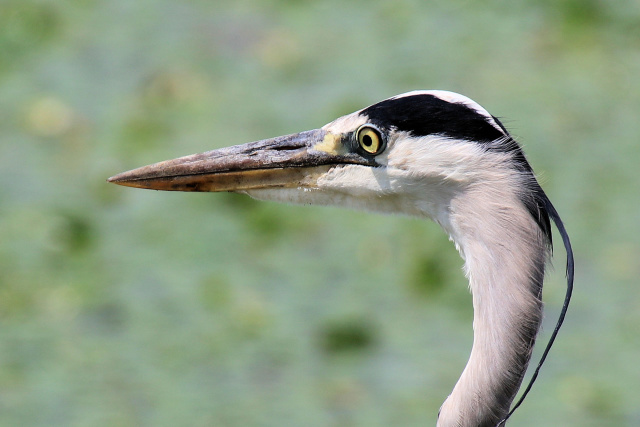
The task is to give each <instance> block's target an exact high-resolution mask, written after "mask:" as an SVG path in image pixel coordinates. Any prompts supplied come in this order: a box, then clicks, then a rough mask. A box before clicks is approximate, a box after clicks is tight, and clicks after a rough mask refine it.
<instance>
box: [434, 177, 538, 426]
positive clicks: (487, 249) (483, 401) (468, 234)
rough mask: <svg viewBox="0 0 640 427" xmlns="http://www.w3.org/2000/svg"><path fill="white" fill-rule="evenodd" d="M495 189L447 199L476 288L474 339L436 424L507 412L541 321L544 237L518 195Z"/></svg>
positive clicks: (491, 418)
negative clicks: (464, 363) (466, 361)
mask: <svg viewBox="0 0 640 427" xmlns="http://www.w3.org/2000/svg"><path fill="white" fill-rule="evenodd" d="M496 188H500V187H498V186H492V185H490V184H484V185H479V186H477V187H476V188H472V189H470V190H469V191H467V192H465V193H464V194H463V195H462V196H461V197H459V198H457V199H454V200H452V203H451V215H450V218H449V222H450V227H451V230H449V231H450V232H451V235H452V238H453V239H454V241H455V242H456V244H457V245H458V247H459V250H460V252H461V254H462V256H463V258H464V259H465V272H466V274H467V277H468V278H469V284H470V288H471V292H472V294H473V308H474V321H473V329H474V340H473V348H472V351H471V355H470V357H469V361H468V363H467V366H466V367H465V369H464V372H463V373H462V375H461V376H460V379H459V380H458V382H457V384H456V386H455V387H454V389H453V391H452V393H451V395H450V396H449V397H448V398H447V400H446V401H445V403H444V404H443V405H442V408H441V411H440V415H439V418H438V427H453V426H456V427H489V426H496V424H497V423H498V422H499V421H500V420H501V419H502V418H503V417H504V416H506V414H507V413H508V411H509V407H510V405H511V402H512V401H513V399H514V397H515V396H516V393H517V391H518V388H519V387H520V384H521V382H522V379H523V377H524V374H525V371H526V369H527V365H528V363H529V359H530V357H531V351H532V349H533V344H534V341H535V337H536V334H537V331H538V329H539V326H540V322H541V320H542V302H541V292H542V281H543V275H544V266H545V262H546V259H547V257H548V250H547V247H546V244H545V238H544V236H543V235H542V233H541V231H540V228H539V227H538V225H537V224H536V223H535V222H534V220H533V218H531V215H530V214H529V212H527V210H526V209H525V207H524V206H523V205H522V203H521V202H520V200H519V199H518V198H517V196H516V195H515V194H504V193H502V194H501V192H500V191H499V190H496ZM486 218H492V220H491V221H490V222H488V221H487V220H486Z"/></svg>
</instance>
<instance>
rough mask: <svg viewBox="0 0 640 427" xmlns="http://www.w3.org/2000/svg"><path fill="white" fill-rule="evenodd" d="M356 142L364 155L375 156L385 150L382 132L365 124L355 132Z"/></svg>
mask: <svg viewBox="0 0 640 427" xmlns="http://www.w3.org/2000/svg"><path fill="white" fill-rule="evenodd" d="M356 141H357V142H358V146H359V147H360V149H361V150H362V151H364V152H365V154H369V155H372V156H376V155H378V154H380V153H382V152H383V151H384V149H385V140H384V138H383V137H382V132H380V130H378V128H376V127H375V126H373V125H370V124H365V125H362V126H360V127H359V128H358V130H357V131H356Z"/></svg>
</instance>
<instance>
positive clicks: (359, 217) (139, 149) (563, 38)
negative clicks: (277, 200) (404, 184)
mask: <svg viewBox="0 0 640 427" xmlns="http://www.w3.org/2000/svg"><path fill="white" fill-rule="evenodd" d="M639 76H640V3H639V2H638V1H636V0H621V1H616V2H612V1H604V0H586V1H585V0H543V1H524V0H517V1H475V2H474V1H450V0H447V1H444V0H443V1H434V2H420V1H418V0H401V1H394V2H380V1H344V0H332V1H325V2H303V1H295V0H290V1H284V0H283V1H276V0H268V1H263V0H261V1H258V0H233V1H218V0H217V1H204V0H199V1H198V0H193V1H176V0H173V1H170V0H154V1H150V0H138V1H129V0H110V1H97V0H76V1H59V0H56V1H54V0H2V2H1V3H0V179H1V182H2V185H1V186H0V425H2V426H17V425H25V426H26V425H29V426H138V425H143V426H144V425H148V426H149V425H154V426H176V425H181V426H182V425H184V426H221V427H225V426H229V427H231V426H311V427H315V426H367V427H372V426H388V425H394V426H424V425H435V420H436V414H437V412H438V408H439V406H440V404H441V403H442V401H443V400H444V399H445V397H446V396H447V394H448V393H449V392H450V390H451V389H452V387H453V385H454V383H455V381H456V380H457V377H458V375H459V374H460V372H461V371H462V368H463V367H464V364H465V362H466V359H467V357H468V354H469V350H470V346H471V339H472V331H471V319H472V309H471V298H470V296H469V294H468V291H467V289H466V286H467V285H466V281H465V279H464V277H463V274H462V272H461V270H460V268H461V266H462V261H461V260H460V259H459V257H458V254H457V253H456V251H455V249H454V248H453V245H451V244H450V242H448V241H447V237H446V236H445V235H444V233H442V232H441V230H440V229H439V228H438V227H437V226H436V225H435V224H433V223H430V222H427V221H422V220H417V219H410V218H404V217H393V216H389V217H385V216H380V215H372V214H365V213H360V212H352V211H345V210H341V209H337V208H335V209H334V208H317V207H298V206H284V205H277V204H274V203H263V202H256V201H253V200H251V199H249V198H248V197H245V196H239V195H233V194H181V193H162V192H152V191H141V190H134V189H128V188H122V187H117V186H115V185H110V184H107V183H106V182H105V179H106V178H107V177H109V176H111V175H114V174H115V173H118V172H121V171H124V170H127V169H131V168H134V167H138V166H141V165H145V164H148V163H152V162H155V161H159V160H164V159H168V158H173V157H177V156H180V155H185V154H190V153H194V152H200V151H205V150H209V149H213V148H217V147H222V146H227V145H232V144H238V143H242V142H247V141H251V140H257V139H262V138H266V137H272V136H276V135H281V134H287V133H292V132H297V131H301V130H306V129H312V128H316V127H319V126H322V125H323V124H325V123H327V122H329V121H331V120H333V119H334V118H336V117H338V116H340V115H343V114H346V113H350V112H352V111H354V110H356V109H359V108H362V107H364V106H366V105H368V104H371V103H373V102H376V101H379V100H381V99H384V98H386V97H389V96H392V95H395V94H397V93H401V92H405V91H408V90H412V89H447V90H453V91H456V92H460V93H463V94H465V95H468V96H469V97H471V98H473V99H474V100H476V101H478V102H479V103H481V104H482V105H483V106H485V107H486V108H487V109H488V110H489V111H490V112H492V113H493V114H495V115H497V116H499V117H502V118H503V119H504V122H505V124H506V125H507V126H508V127H509V129H510V130H511V131H512V132H513V133H514V135H516V136H517V137H518V139H519V140H520V141H521V142H522V143H523V145H524V146H525V150H526V152H527V154H528V156H529V159H530V161H531V163H532V164H533V166H534V168H535V169H536V171H537V172H538V174H539V176H540V178H541V182H542V184H543V187H544V188H545V190H546V191H547V193H548V194H549V196H550V198H551V200H553V201H554V203H555V204H556V207H557V208H558V210H559V211H560V213H561V215H562V216H563V218H564V220H565V223H566V224H567V228H568V229H569V232H570V234H571V236H572V238H573V242H574V246H575V252H576V265H577V267H576V268H577V277H576V292H575V297H574V302H573V306H572V307H571V310H570V313H569V316H568V318H567V321H566V324H565V327H564V329H563V330H562V332H561V334H560V337H559V340H558V342H557V344H556V346H555V347H554V349H553V351H552V353H551V355H550V358H549V360H548V362H547V364H546V367H545V368H544V369H543V371H542V374H541V376H540V378H539V380H538V383H537V384H536V386H535V387H534V389H533V391H532V393H531V394H530V396H529V398H528V399H527V401H526V402H525V404H524V405H523V406H522V407H521V409H520V410H519V411H518V412H517V413H516V415H514V417H513V418H512V421H511V422H510V425H513V426H540V425H546V426H560V425H561V426H610V425H616V426H637V425H640V404H639V402H640V364H639V363H638V360H640V340H639V339H638V332H639V330H640V309H639V308H640V287H639V286H638V285H637V279H636V278H637V277H638V274H639V273H640V271H639V270H640V268H639V265H640V263H639V261H638V260H639V258H640V257H639V256H640V233H639V228H640V221H639V214H640V203H639V198H638V191H639V190H638V188H639V187H638V186H639V184H640V182H639V177H640V170H639V168H638V166H637V163H638V161H639V160H640V144H638V135H640V120H639V118H638V115H639V113H640V84H639ZM556 240H558V239H557V236H556ZM372 260H374V262H372ZM563 265H564V252H563V250H562V248H561V247H558V248H557V250H556V260H555V266H556V268H555V270H554V271H553V272H552V274H551V275H550V276H549V279H548V282H547V286H546V287H545V300H546V309H547V319H546V323H545V330H544V331H543V333H542V335H541V342H542V341H544V340H546V339H547V338H548V336H549V332H550V331H551V329H552V328H553V324H554V323H555V320H556V317H557V314H558V311H559V308H560V306H561V302H562V298H563V294H564V277H563V271H564V266H563ZM541 347H542V346H539V348H538V349H537V352H536V355H538V356H539V354H540V348H541Z"/></svg>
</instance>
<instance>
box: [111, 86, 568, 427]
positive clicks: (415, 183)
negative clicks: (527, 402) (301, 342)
mask: <svg viewBox="0 0 640 427" xmlns="http://www.w3.org/2000/svg"><path fill="white" fill-rule="evenodd" d="M109 181H110V182H113V183H116V184H120V185H126V186H129V187H138V188H149V189H155V190H172V191H233V192H238V193H245V194H248V195H250V196H252V197H255V198H257V199H263V200H276V201H282V202H293V203H304V204H316V205H339V206H346V207H352V208H357V209H365V210H370V211H378V212H385V213H391V212H393V213H403V214H408V215H413V216H420V217H427V218H431V219H432V220H434V221H435V222H437V223H438V224H440V226H441V227H442V228H443V229H444V230H445V232H447V233H448V234H449V236H450V238H451V240H452V241H453V242H454V243H455V245H456V247H457V249H458V250H459V252H460V254H461V256H462V258H463V259H464V260H465V267H464V268H465V273H466V275H467V277H468V279H469V286H470V289H471V292H472V294H473V308H474V320H473V329H474V337H473V347H472V350H471V355H470V357H469V361H468V362H467V365H466V367H465V369H464V371H463V372H462V375H461V376H460V378H459V379H458V382H457V383H456V385H455V387H454V388H453V391H452V392H451V394H450V395H449V396H448V397H447V399H446V400H445V402H444V403H443V405H442V407H441V409H440V413H439V415H438V422H437V425H438V426H440V427H449V426H457V427H471V426H473V427H480V426H482V427H485V426H496V425H502V424H504V423H505V421H506V420H507V418H509V416H511V414H512V413H513V410H515V409H516V408H517V407H518V406H519V405H520V403H522V400H523V399H524V397H525V396H526V394H527V393H528V391H529V389H530V388H531V386H532V384H533V382H534V381H535V379H536V377H537V374H538V371H539V369H540V367H541V366H542V363H543V362H544V360H545V358H546V356H547V353H548V351H549V349H550V348H551V345H552V344H553V341H554V340H555V337H556V334H557V333H558V330H559V328H560V326H561V324H562V321H563V319H564V316H565V313H566V310H567V307H568V303H569V300H570V298H571V291H572V288H573V255H572V250H571V243H570V241H569V237H568V235H567V232H566V231H565V228H564V225H563V223H562V221H561V219H560V217H559V216H558V213H557V212H556V210H555V208H554V207H553V205H552V204H551V202H550V201H549V199H548V198H547V196H546V195H545V193H544V191H543V190H542V188H541V187H540V185H539V184H538V182H537V180H536V178H535V176H534V173H533V171H532V169H531V166H530V165H529V163H528V162H527V160H526V158H525V156H524V154H523V152H522V149H521V148H520V146H519V145H518V143H517V142H516V141H515V140H514V139H513V138H512V137H511V135H510V134H509V133H508V132H507V130H506V129H505V127H504V126H503V125H502V124H501V123H500V121H499V120H498V119H497V118H496V117H494V116H492V115H491V114H489V113H488V112H487V111H486V110H485V109H484V108H482V107H481V106H480V105H479V104H477V103H476V102H474V101H472V100H471V99H469V98H467V97H465V96H462V95H459V94H456V93H452V92H446V91H437V90H434V91H414V92H409V93H405V94H402V95H398V96H395V97H392V98H389V99H386V100H384V101H381V102H379V103H377V104H374V105H371V106H369V107H367V108H364V109H362V110H360V111H356V112H355V113H352V114H349V115H346V116H343V117H340V118H338V119H337V120H334V121H333V122H331V123H329V124H327V125H325V126H323V127H322V128H320V129H316V130H311V131H306V132H301V133H297V134H293V135H287V136H281V137H277V138H273V139H266V140H263V141H258V142H251V143H248V144H243V145H237V146H233V147H228V148H222V149H219V150H213V151H208V152H205V153H201V154H194V155H190V156H186V157H181V158H178V159H174V160H168V161H164V162H160V163H156V164H152V165H149V166H144V167H141V168H138V169H135V170H132V171H129V172H124V173H121V174H119V175H116V176H113V177H111V178H109ZM550 219H551V220H553V222H554V223H555V224H556V226H557V228H558V230H559V232H560V235H561V236H562V239H563V242H564V246H565V249H566V251H567V293H566V297H565V302H564V305H563V308H562V310H561V312H560V317H559V320H558V323H557V324H556V328H555V329H554V331H553V333H552V335H551V337H550V339H549V343H548V344H547V346H546V348H545V351H544V352H543V354H542V356H541V360H540V362H539V364H538V366H537V367H536V370H535V371H534V373H533V376H532V378H531V380H530V381H529V384H528V386H527V388H526V389H525V391H524V393H523V394H522V396H521V398H520V400H519V401H518V402H517V403H516V404H515V405H514V407H513V409H512V410H511V411H510V407H511V404H512V402H513V400H514V398H515V396H516V393H517V392H518V389H519V388H520V385H521V383H522V380H523V378H524V375H525V371H526V369H527V366H528V363H529V360H530V358H531V353H532V349H533V345H534V341H535V339H536V334H537V332H538V329H539V328H540V324H541V321H542V284H543V278H544V273H545V265H546V263H547V261H548V260H549V258H550V252H551V247H552V241H551V224H550Z"/></svg>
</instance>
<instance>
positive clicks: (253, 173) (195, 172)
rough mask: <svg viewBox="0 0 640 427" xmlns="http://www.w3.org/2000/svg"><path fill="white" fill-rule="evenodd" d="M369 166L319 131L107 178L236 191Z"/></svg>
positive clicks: (304, 183)
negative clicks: (334, 169)
mask: <svg viewBox="0 0 640 427" xmlns="http://www.w3.org/2000/svg"><path fill="white" fill-rule="evenodd" d="M344 163H355V164H366V165H371V164H372V160H369V159H366V158H363V157H362V156H360V155H358V154H355V153H351V152H350V150H348V149H347V148H346V146H345V144H343V143H342V142H341V140H340V138H339V137H337V136H335V135H333V134H331V133H328V132H326V131H324V130H322V129H316V130H311V131H306V132H301V133H297V134H293V135H286V136H280V137H277V138H272V139H266V140H262V141H257V142H250V143H248V144H243V145H236V146H233V147H227V148H222V149H219V150H213V151H207V152H205V153H200V154H192V155H190V156H185V157H180V158H177V159H173V160H167V161H164V162H159V163H155V164H152V165H148V166H143V167H141V168H138V169H134V170H131V171H128V172H123V173H121V174H118V175H115V176H112V177H111V178H109V179H108V181H109V182H113V183H115V184H119V185H125V186H128V187H137V188H147V189H152V190H168V191H241V190H250V189H257V188H271V187H309V186H313V183H314V182H315V181H316V180H317V177H318V176H319V175H321V174H322V173H324V172H326V171H327V170H328V169H329V168H330V167H331V166H332V165H336V164H344Z"/></svg>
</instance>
